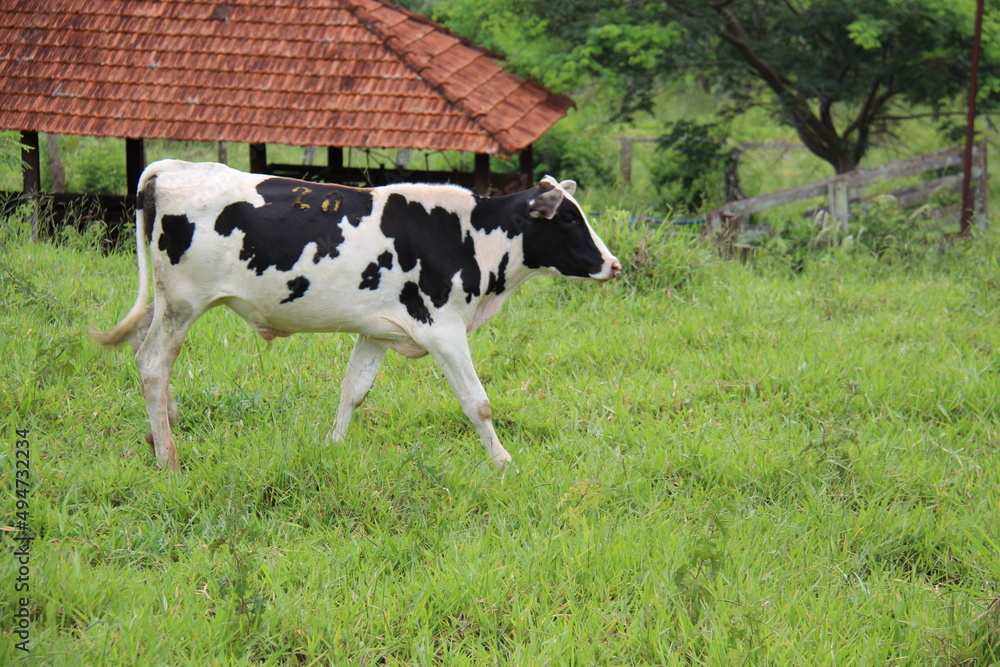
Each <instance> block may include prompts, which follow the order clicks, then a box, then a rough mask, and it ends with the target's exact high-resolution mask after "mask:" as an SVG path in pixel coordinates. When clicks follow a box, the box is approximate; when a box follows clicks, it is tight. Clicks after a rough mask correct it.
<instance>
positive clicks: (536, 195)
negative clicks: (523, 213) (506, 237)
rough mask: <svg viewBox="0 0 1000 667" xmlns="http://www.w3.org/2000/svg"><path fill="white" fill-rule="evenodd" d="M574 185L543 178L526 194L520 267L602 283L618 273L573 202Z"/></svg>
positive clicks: (615, 261) (618, 268) (614, 261)
mask: <svg viewBox="0 0 1000 667" xmlns="http://www.w3.org/2000/svg"><path fill="white" fill-rule="evenodd" d="M574 192H576V182H574V181H563V182H562V183H559V182H557V181H556V179H554V178H552V177H551V176H546V177H545V178H543V179H542V181H541V183H539V184H538V185H537V186H535V187H534V188H532V189H530V190H528V191H527V192H526V193H527V195H528V197H529V198H528V203H527V215H528V218H529V221H528V222H527V224H525V226H524V264H525V266H527V267H529V268H533V269H541V270H542V271H543V272H544V273H548V274H550V275H559V276H565V277H568V278H590V279H591V280H596V281H598V282H605V281H607V280H610V279H612V278H614V277H615V276H617V275H618V274H619V273H620V272H621V269H622V265H621V263H620V262H619V261H618V259H617V258H616V257H615V256H614V255H612V254H611V252H609V251H608V248H607V246H605V245H604V241H602V240H601V239H600V237H598V236H597V234H595V233H594V230H593V229H592V228H591V227H590V223H588V222H587V217H586V216H585V215H584V214H583V209H582V208H580V205H579V204H577V203H576V200H575V199H573V193H574Z"/></svg>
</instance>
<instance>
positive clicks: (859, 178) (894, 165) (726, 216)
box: [705, 141, 989, 234]
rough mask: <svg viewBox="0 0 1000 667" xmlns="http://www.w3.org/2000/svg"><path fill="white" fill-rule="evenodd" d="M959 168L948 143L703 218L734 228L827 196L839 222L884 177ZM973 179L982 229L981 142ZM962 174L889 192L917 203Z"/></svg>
mask: <svg viewBox="0 0 1000 667" xmlns="http://www.w3.org/2000/svg"><path fill="white" fill-rule="evenodd" d="M956 167H957V168H959V169H961V167H962V147H961V146H951V147H949V148H942V149H941V150H937V151H933V152H931V153H924V154H923V155H918V156H916V157H911V158H907V159H905V160H899V161H897V162H889V163H886V164H882V165H879V166H877V167H868V168H865V169H855V170H854V171H850V172H847V173H844V174H837V175H836V176H830V177H829V178H824V179H821V180H818V181H813V182H812V183H806V184H804V185H796V186H794V187H791V188H785V189H783V190H775V191H773V192H766V193H764V194H760V195H756V196H754V197H747V198H746V199H739V200H736V201H731V202H727V203H725V204H723V205H722V206H721V207H719V208H717V209H715V210H714V211H710V212H709V213H708V214H706V216H705V221H706V222H707V223H708V231H709V232H710V233H715V234H719V233H725V232H733V231H735V230H738V229H739V228H740V227H742V222H743V219H744V218H745V217H746V216H747V215H748V214H750V213H757V212H759V211H765V210H767V209H770V208H775V207H777V206H784V205H786V204H793V203H795V202H798V201H802V200H804V199H812V198H813V197H826V198H827V200H828V205H829V213H830V215H831V216H832V217H833V218H834V220H836V221H837V222H838V223H839V224H840V225H842V226H846V225H847V223H848V221H849V220H850V204H851V203H852V202H858V201H862V200H864V199H865V195H864V189H865V188H866V187H868V186H871V185H874V184H876V183H881V182H883V181H888V180H892V179H896V178H902V177H905V176H914V175H917V174H921V173H924V172H927V171H942V170H945V169H948V168H956ZM972 183H973V191H974V195H973V196H974V199H973V201H974V209H973V217H974V221H975V223H976V224H978V225H980V226H982V227H985V226H986V224H987V215H988V197H989V183H988V182H987V168H986V142H985V141H984V142H983V143H982V144H979V145H977V146H975V147H974V148H973V153H972ZM961 185H962V174H961V171H959V173H953V174H949V175H945V176H939V177H938V178H934V179H932V180H928V181H924V182H922V183H919V184H917V185H911V186H907V187H903V188H899V189H897V190H895V191H893V192H891V193H890V194H892V195H893V196H895V197H896V198H897V199H898V200H899V202H900V205H901V206H903V207H910V206H919V205H920V204H923V203H924V202H926V201H927V200H928V199H930V198H931V197H933V196H935V195H936V194H938V193H941V192H947V193H955V192H958V191H959V190H960V189H961Z"/></svg>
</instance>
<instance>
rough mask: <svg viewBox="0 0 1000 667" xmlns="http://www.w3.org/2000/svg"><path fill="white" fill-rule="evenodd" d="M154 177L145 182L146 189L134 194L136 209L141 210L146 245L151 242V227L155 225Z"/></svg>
mask: <svg viewBox="0 0 1000 667" xmlns="http://www.w3.org/2000/svg"><path fill="white" fill-rule="evenodd" d="M155 183H156V177H155V176H154V177H153V178H151V179H149V180H148V181H146V187H145V188H144V189H142V190H140V191H139V192H137V193H136V203H135V206H136V208H137V209H142V218H143V223H144V226H145V228H146V243H152V242H153V225H154V224H155V223H156V185H155Z"/></svg>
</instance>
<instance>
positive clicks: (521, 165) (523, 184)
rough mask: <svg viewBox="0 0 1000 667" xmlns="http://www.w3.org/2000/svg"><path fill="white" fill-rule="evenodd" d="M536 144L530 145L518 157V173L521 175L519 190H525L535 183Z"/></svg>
mask: <svg viewBox="0 0 1000 667" xmlns="http://www.w3.org/2000/svg"><path fill="white" fill-rule="evenodd" d="M534 152H535V151H534V144H528V145H527V146H525V147H524V149H522V150H521V154H520V155H519V156H518V164H517V171H518V173H519V174H520V176H519V178H518V180H519V181H520V182H519V183H518V189H520V190H525V189H527V188H530V187H531V186H532V185H534V183H535V155H534Z"/></svg>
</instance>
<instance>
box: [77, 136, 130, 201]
mask: <svg viewBox="0 0 1000 667" xmlns="http://www.w3.org/2000/svg"><path fill="white" fill-rule="evenodd" d="M66 162H67V164H72V166H73V168H72V169H68V170H67V178H68V182H67V184H66V186H67V189H68V190H69V191H71V192H88V193H94V194H105V195H124V194H125V141H124V140H123V139H122V140H119V139H100V138H97V137H81V138H80V142H79V146H78V148H77V150H76V151H75V154H74V155H73V156H72V163H70V160H69V159H66Z"/></svg>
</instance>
